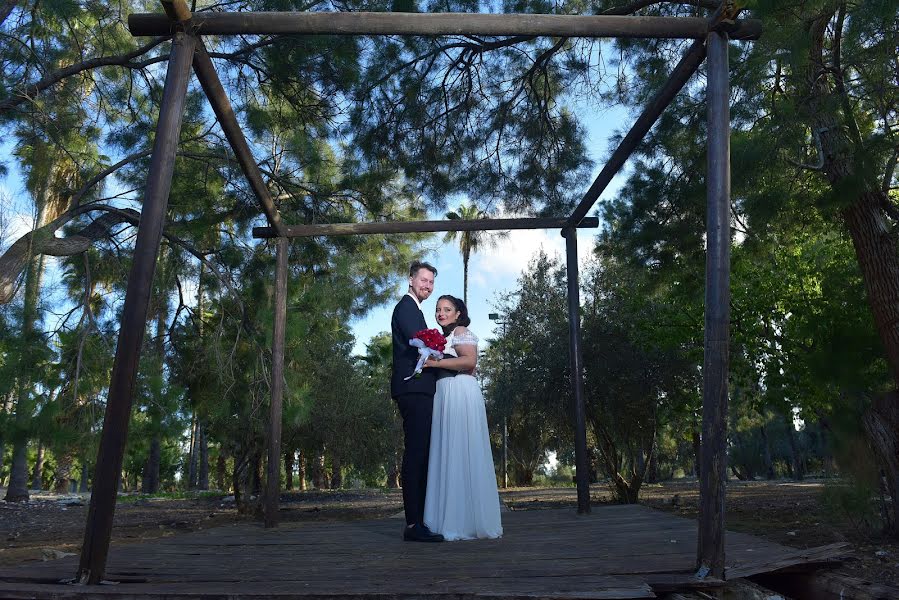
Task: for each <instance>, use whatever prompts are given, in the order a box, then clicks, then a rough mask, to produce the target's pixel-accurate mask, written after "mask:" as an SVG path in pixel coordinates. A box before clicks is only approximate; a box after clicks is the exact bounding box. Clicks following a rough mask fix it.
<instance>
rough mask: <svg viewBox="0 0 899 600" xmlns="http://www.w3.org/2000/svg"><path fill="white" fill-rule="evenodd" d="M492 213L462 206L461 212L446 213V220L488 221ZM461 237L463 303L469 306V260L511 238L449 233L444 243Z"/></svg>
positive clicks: (506, 234) (504, 234) (494, 234)
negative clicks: (485, 249) (487, 248)
mask: <svg viewBox="0 0 899 600" xmlns="http://www.w3.org/2000/svg"><path fill="white" fill-rule="evenodd" d="M489 216H490V213H489V212H487V211H484V210H481V209H480V208H478V207H477V206H475V205H474V204H469V205H468V206H466V205H464V204H462V205H461V206H459V210H455V211H450V212H448V213H446V218H447V219H450V220H457V221H474V220H477V219H486V218H487V217H489ZM456 236H458V237H459V252H461V253H462V277H463V280H462V301H463V302H465V304H466V305H467V304H468V260H469V259H470V258H471V254H472V253H473V252H477V251H478V250H480V249H481V248H482V247H492V246H495V245H496V244H497V243H498V242H499V241H500V240H502V239H505V238H507V237H509V232H508V231H494V232H488V231H448V232H446V235H445V236H444V237H443V242H444V243H449V242H452V241H455V239H456Z"/></svg>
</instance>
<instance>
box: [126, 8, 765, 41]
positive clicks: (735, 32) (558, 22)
mask: <svg viewBox="0 0 899 600" xmlns="http://www.w3.org/2000/svg"><path fill="white" fill-rule="evenodd" d="M191 27H192V28H193V29H194V30H195V31H196V32H197V33H199V34H202V35H247V34H256V35H279V34H301V35H322V34H324V35H420V36H440V35H479V36H480V35H488V36H494V35H497V36H505V35H510V36H517V35H528V36H552V37H588V38H606V37H615V38H685V39H703V38H705V36H706V35H707V34H708V32H709V21H708V19H705V18H702V17H634V16H617V15H616V16H606V15H537V14H512V13H509V14H479V13H402V12H198V13H196V14H194V15H193V19H192V20H191ZM175 28H176V25H175V24H173V23H172V21H171V20H170V19H169V18H168V17H167V16H166V15H162V14H157V13H134V14H131V15H129V16H128V29H129V31H131V34H132V35H135V36H145V35H153V36H155V35H169V34H171V33H173V32H174V30H175ZM729 31H730V35H731V37H732V38H733V39H739V40H755V39H758V38H759V36H760V35H761V33H762V24H761V21H758V20H755V19H746V20H738V21H735V22H734V24H733V25H732V26H731V27H730V28H729Z"/></svg>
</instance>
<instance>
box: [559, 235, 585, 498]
mask: <svg viewBox="0 0 899 600" xmlns="http://www.w3.org/2000/svg"><path fill="white" fill-rule="evenodd" d="M562 235H564V236H565V258H566V264H567V267H568V347H569V355H570V361H571V391H572V393H573V394H574V411H575V431H574V462H575V466H576V467H577V474H576V477H577V512H578V514H584V513H589V512H590V461H589V459H588V457H587V415H586V408H585V405H584V362H583V358H582V356H581V288H580V283H579V280H578V264H577V229H574V228H570V229H563V230H562Z"/></svg>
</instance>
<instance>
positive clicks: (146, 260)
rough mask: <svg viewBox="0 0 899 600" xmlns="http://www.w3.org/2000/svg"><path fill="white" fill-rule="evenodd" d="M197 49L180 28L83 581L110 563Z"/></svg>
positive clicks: (97, 475)
mask: <svg viewBox="0 0 899 600" xmlns="http://www.w3.org/2000/svg"><path fill="white" fill-rule="evenodd" d="M194 46H195V39H194V38H192V37H190V36H186V35H184V34H181V33H179V34H176V35H175V36H174V38H173V39H172V49H171V54H170V56H169V64H168V71H167V72H166V79H165V88H164V89H163V94H162V102H161V104H160V107H159V120H158V121H157V124H156V138H155V139H154V141H153V155H152V158H151V159H150V169H149V172H148V174H147V186H146V188H145V191H144V201H143V208H142V209H141V218H140V225H139V227H138V229H137V241H136V242H135V245H134V255H133V258H132V262H131V271H130V272H129V275H128V288H127V290H126V291H125V303H124V306H123V308H122V321H121V325H120V327H119V339H118V344H117V345H116V353H115V359H114V361H113V366H112V376H111V379H110V383H109V394H108V397H107V402H106V413H105V416H104V418H103V432H102V433H101V435H100V446H99V449H98V451H97V460H96V461H95V464H96V467H95V470H94V479H93V482H94V487H93V493H92V494H91V501H90V506H89V508H88V513H87V524H86V526H85V530H84V542H83V544H82V548H81V562H80V564H79V566H78V573H77V577H78V579H79V580H80V581H83V582H85V583H97V582H99V581H100V580H101V579H102V578H103V570H104V569H105V567H106V558H107V554H108V551H109V540H110V536H111V535H112V522H113V516H114V514H115V504H116V496H117V493H118V486H119V477H120V476H121V473H122V458H123V454H124V451H125V442H126V440H127V437H128V422H129V419H130V417H131V403H132V398H133V396H134V385H135V382H136V380H137V368H138V362H139V361H140V354H141V346H142V344H143V339H144V330H145V328H146V325H147V310H148V307H149V303H150V294H151V293H152V291H153V274H154V272H155V270H156V257H157V255H158V254H159V245H160V243H161V241H162V230H163V227H164V225H165V216H166V210H167V208H168V202H169V191H170V189H171V186H172V173H173V172H174V168H175V151H176V150H177V148H178V136H179V134H180V132H181V118H182V115H183V113H184V102H185V98H186V94H187V80H188V77H189V76H190V62H191V58H192V56H193V53H194Z"/></svg>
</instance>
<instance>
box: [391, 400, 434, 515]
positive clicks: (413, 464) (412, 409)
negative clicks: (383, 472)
mask: <svg viewBox="0 0 899 600" xmlns="http://www.w3.org/2000/svg"><path fill="white" fill-rule="evenodd" d="M396 403H397V406H398V407H399V409H400V414H401V415H402V417H403V434H404V439H405V443H406V449H405V451H404V452H403V470H402V472H401V476H402V479H403V481H402V485H403V509H404V510H405V512H406V524H407V525H421V524H423V523H424V514H425V492H426V491H427V487H428V454H429V452H430V449H431V415H432V413H433V412H434V396H433V394H401V395H399V396H397V397H396Z"/></svg>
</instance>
